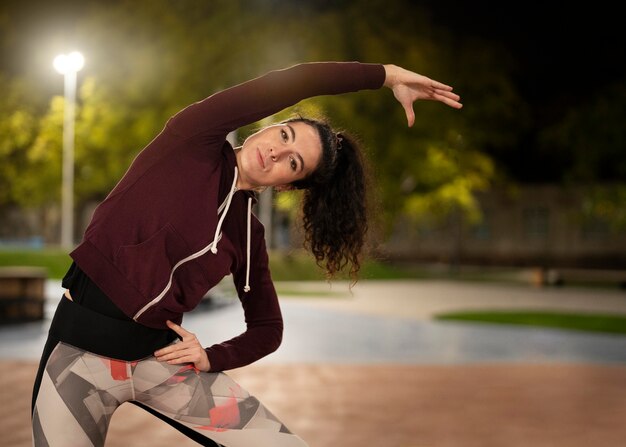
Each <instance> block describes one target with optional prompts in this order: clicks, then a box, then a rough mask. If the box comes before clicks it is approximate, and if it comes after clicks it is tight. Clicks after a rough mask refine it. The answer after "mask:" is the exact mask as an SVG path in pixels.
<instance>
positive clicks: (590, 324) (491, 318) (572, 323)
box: [435, 311, 626, 334]
mask: <svg viewBox="0 0 626 447" xmlns="http://www.w3.org/2000/svg"><path fill="white" fill-rule="evenodd" d="M435 318H436V319H438V320H452V321H471V322H477V323H499V324H515V325H522V326H540V327H549V328H559V329H570V330H578V331H589V332H608V333H615V334H626V316H623V315H603V314H588V313H585V314H575V313H557V312H543V311H541V312H529V311H506V312H504V311H475V312H474V311H472V312H470V311H467V312H449V313H444V314H439V315H437V316H436V317H435Z"/></svg>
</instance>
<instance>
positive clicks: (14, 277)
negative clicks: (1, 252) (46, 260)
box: [0, 267, 47, 324]
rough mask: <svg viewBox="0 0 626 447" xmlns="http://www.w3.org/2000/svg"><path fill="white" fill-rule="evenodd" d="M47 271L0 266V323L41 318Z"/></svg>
mask: <svg viewBox="0 0 626 447" xmlns="http://www.w3.org/2000/svg"><path fill="white" fill-rule="evenodd" d="M46 279H47V271H46V269H45V268H40V267H0V324H6V323H14V322H23V321H35V320H42V319H43V317H44V296H45V283H46Z"/></svg>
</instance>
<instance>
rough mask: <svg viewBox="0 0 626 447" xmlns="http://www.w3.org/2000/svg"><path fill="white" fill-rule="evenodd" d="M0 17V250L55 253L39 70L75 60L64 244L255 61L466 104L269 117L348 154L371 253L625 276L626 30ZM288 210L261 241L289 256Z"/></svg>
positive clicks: (56, 168) (53, 98)
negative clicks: (326, 66)
mask: <svg viewBox="0 0 626 447" xmlns="http://www.w3.org/2000/svg"><path fill="white" fill-rule="evenodd" d="M0 11H1V12H0V52H1V54H2V57H1V59H0V61H1V62H0V82H1V83H2V91H3V95H2V97H1V98H0V135H1V136H2V137H1V139H0V141H2V143H1V145H0V154H1V155H0V156H1V157H2V163H1V164H0V173H1V175H0V210H1V214H0V216H1V217H0V246H3V247H16V246H19V247H29V246H30V247H35V248H53V247H55V246H56V247H58V246H60V245H61V242H62V241H61V233H62V229H61V224H62V215H63V213H62V208H61V184H62V169H61V166H62V163H63V156H62V154H63V151H62V145H63V144H62V141H63V110H64V109H63V104H64V99H63V94H64V84H63V79H64V77H63V76H62V75H60V74H59V73H57V72H56V71H55V70H54V69H53V66H52V61H53V59H54V58H55V56H57V55H58V54H60V53H66V52H68V51H72V50H79V51H80V52H81V53H82V54H83V56H84V58H85V61H86V62H85V64H84V68H83V69H82V70H81V71H79V72H78V76H77V94H76V110H75V120H74V123H75V150H74V156H73V166H74V177H75V178H74V184H73V187H72V188H73V198H74V204H73V211H72V216H73V218H72V221H73V222H72V223H73V229H72V243H75V242H78V241H80V238H81V236H82V232H83V231H84V228H85V227H86V225H87V224H88V222H89V220H90V217H91V213H92V211H93V209H94V207H95V206H96V205H97V204H98V203H99V202H100V201H101V200H102V199H103V198H104V197H105V196H106V194H107V193H108V191H110V190H111V188H112V187H113V186H114V185H115V183H116V182H117V181H118V180H119V179H120V178H121V176H122V175H123V174H124V172H125V170H126V169H127V167H128V166H129V164H130V162H131V161H132V159H133V158H134V156H135V155H136V154H137V153H138V151H139V150H141V148H142V147H144V146H145V145H146V144H147V143H148V142H149V141H150V140H151V139H152V138H153V137H154V136H155V135H156V134H157V133H158V132H159V131H160V130H161V129H162V127H163V125H164V123H165V121H166V120H167V119H168V118H169V117H170V116H171V115H172V114H174V113H175V112H176V111H178V110H179V109H181V108H182V107H184V106H186V105H188V104H190V103H191V102H194V101H197V100H200V99H203V98H204V97H206V96H208V95H210V94H211V93H213V92H215V91H216V90H219V89H221V88H225V87H228V86H230V85H233V84H236V83H239V82H242V81H245V80H247V79H249V78H252V77H255V76H258V75H260V74H263V73H265V72H267V71H269V70H271V69H276V68H283V67H286V66H289V65H292V64H295V63H299V62H306V61H317V60H358V61H363V62H382V63H395V64H397V65H401V66H406V67H408V68H411V69H413V70H415V71H418V72H420V73H424V74H426V75H428V76H431V77H433V78H435V79H439V80H442V81H443V82H446V83H448V84H450V85H453V86H454V87H455V89H456V91H457V92H458V93H459V94H461V96H462V99H463V102H464V104H465V108H464V109H463V110H462V111H461V112H457V111H454V110H451V109H447V108H445V107H441V106H440V105H439V104H433V103H422V104H418V105H417V106H416V113H417V120H416V125H415V127H414V128H412V129H409V128H407V127H406V126H405V124H404V123H405V118H404V116H403V112H402V110H401V108H400V107H398V106H397V104H395V102H394V100H393V97H392V95H390V94H388V92H386V93H382V94H381V93H379V92H365V93H360V94H355V95H344V96H342V97H325V98H318V99H314V100H310V101H305V102H303V103H301V104H299V105H297V106H296V107H295V108H293V109H290V110H288V111H286V112H284V113H283V114H282V115H290V114H293V113H294V112H296V113H306V114H310V115H314V116H315V115H320V114H324V115H326V116H328V117H329V118H330V119H331V121H332V122H333V123H334V124H335V125H336V126H338V127H339V128H345V129H347V130H349V131H352V132H353V133H354V134H356V135H357V136H358V137H359V138H360V139H361V140H362V141H363V142H364V144H365V146H366V147H367V149H368V156H369V160H370V164H371V166H372V171H373V174H374V175H373V177H374V178H375V180H376V181H375V186H376V193H377V194H376V203H377V207H378V210H377V212H375V213H374V216H375V217H376V218H377V221H376V222H375V225H373V228H374V230H373V231H372V234H371V238H372V244H371V245H372V247H373V250H372V253H373V254H377V255H380V256H383V257H384V258H385V259H387V260H389V261H406V262H411V263H415V262H422V263H424V262H426V263H443V264H444V265H447V266H451V267H453V268H452V270H454V267H458V266H460V265H463V264H473V265H499V266H503V265H508V266H529V265H531V266H539V267H545V268H553V267H568V268H574V267H576V268H596V269H597V268H602V269H623V268H625V267H626V211H624V210H625V208H624V207H623V206H621V205H622V204H623V203H624V199H625V198H626V186H625V179H626V152H625V151H624V145H625V141H626V138H625V137H626V135H625V134H626V126H624V122H626V121H625V116H624V115H625V113H626V111H625V110H626V84H625V76H626V74H625V66H626V62H625V61H626V57H625V54H624V52H625V49H624V48H625V46H624V41H625V40H624V37H625V36H624V34H625V33H624V30H623V26H621V25H620V23H618V22H619V19H618V17H617V15H616V14H611V13H610V9H608V10H607V8H602V7H598V8H593V10H589V9H588V8H586V7H583V6H573V5H569V6H568V7H563V6H562V5H561V4H560V3H558V2H554V3H552V2H542V3H533V2H519V3H513V4H501V3H496V2H488V1H479V2H472V3H471V4H469V3H467V2H458V1H452V0H442V1H436V2H435V1H415V2H409V1H393V2H389V1H373V2H367V3H363V2H357V1H332V2H330V1H315V2H312V1H311V2H306V1H296V2H282V1H277V0H263V1H260V0H259V1H257V0H254V1H247V2H237V1H234V2H233V1H224V2H222V1H211V2H202V1H177V2H166V1H163V2H160V1H158V0H156V1H132V2H131V1H109V2H98V1H70V0H63V1H55V2H49V1H46V2H44V1H31V2H21V1H11V0H9V1H4V2H3V3H2V9H1V10H0ZM275 118H276V119H279V118H281V116H278V117H275ZM256 127H258V126H256ZM256 127H255V126H250V129H242V130H241V132H240V133H239V135H238V139H239V140H240V141H241V139H243V138H244V137H245V136H246V135H247V134H248V133H250V132H251V131H252V130H254V128H256ZM270 200H271V199H270ZM293 203H294V200H290V198H288V197H287V198H285V199H283V200H279V201H278V207H277V209H276V211H274V213H273V215H271V213H268V212H266V213H265V214H264V218H265V220H266V225H269V227H270V228H271V229H272V230H271V231H268V233H270V235H269V237H270V239H271V241H270V245H271V246H272V247H273V248H292V247H293V248H297V247H299V246H300V240H299V239H298V237H297V234H292V231H291V230H292V229H293V228H292V227H293V225H292V221H293V215H292V214H290V209H292V208H293ZM66 219H69V218H66ZM65 245H68V242H67V241H66V242H65ZM69 245H71V244H69ZM63 248H65V249H67V248H68V247H63ZM66 251H67V250H66Z"/></svg>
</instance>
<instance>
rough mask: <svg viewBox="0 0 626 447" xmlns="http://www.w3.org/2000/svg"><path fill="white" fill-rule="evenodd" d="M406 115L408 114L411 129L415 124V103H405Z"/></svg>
mask: <svg viewBox="0 0 626 447" xmlns="http://www.w3.org/2000/svg"><path fill="white" fill-rule="evenodd" d="M402 107H403V108H404V113H406V121H407V124H408V125H409V127H413V124H414V123H415V111H414V110H413V102H409V103H403V104H402Z"/></svg>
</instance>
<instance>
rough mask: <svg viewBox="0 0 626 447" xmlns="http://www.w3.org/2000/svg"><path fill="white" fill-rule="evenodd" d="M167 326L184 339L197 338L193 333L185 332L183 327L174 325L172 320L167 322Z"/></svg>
mask: <svg viewBox="0 0 626 447" xmlns="http://www.w3.org/2000/svg"><path fill="white" fill-rule="evenodd" d="M165 323H166V324H167V327H169V328H170V329H171V330H173V331H174V332H176V333H177V334H178V335H180V336H181V337H183V339H184V338H186V337H187V338H188V337H190V336H193V337H195V335H194V334H192V333H191V332H189V331H187V330H185V329H184V328H183V327H182V326H180V325H178V324H176V323H172V322H171V321H170V320H167V321H166V322H165Z"/></svg>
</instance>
